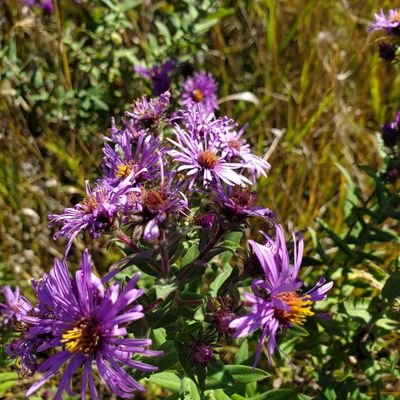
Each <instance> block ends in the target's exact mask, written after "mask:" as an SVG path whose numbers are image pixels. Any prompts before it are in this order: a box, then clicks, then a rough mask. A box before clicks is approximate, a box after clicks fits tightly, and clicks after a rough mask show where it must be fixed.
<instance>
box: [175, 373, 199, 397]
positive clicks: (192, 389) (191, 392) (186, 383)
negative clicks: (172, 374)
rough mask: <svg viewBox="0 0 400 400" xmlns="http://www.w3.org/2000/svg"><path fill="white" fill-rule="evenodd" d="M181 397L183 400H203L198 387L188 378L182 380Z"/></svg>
mask: <svg viewBox="0 0 400 400" xmlns="http://www.w3.org/2000/svg"><path fill="white" fill-rule="evenodd" d="M180 395H181V399H182V400H201V399H200V392H199V389H198V388H197V385H196V384H195V383H194V382H193V381H192V380H191V379H190V378H187V377H184V378H183V379H182V382H181V387H180Z"/></svg>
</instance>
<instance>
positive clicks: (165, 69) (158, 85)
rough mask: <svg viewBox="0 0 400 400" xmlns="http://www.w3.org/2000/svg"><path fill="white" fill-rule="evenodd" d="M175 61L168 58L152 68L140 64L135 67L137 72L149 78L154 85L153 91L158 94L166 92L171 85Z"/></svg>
mask: <svg viewBox="0 0 400 400" xmlns="http://www.w3.org/2000/svg"><path fill="white" fill-rule="evenodd" d="M174 64H175V63H174V62H173V61H172V60H167V61H166V62H165V63H163V64H161V65H154V66H153V67H151V68H145V67H142V66H140V65H138V66H136V67H135V72H136V73H137V74H139V75H140V76H141V77H142V78H145V79H149V80H151V82H152V85H153V93H154V94H155V95H156V96H159V95H160V94H162V93H164V92H166V91H167V90H168V89H169V87H170V85H171V79H170V77H169V73H170V72H171V70H172V69H173V67H174Z"/></svg>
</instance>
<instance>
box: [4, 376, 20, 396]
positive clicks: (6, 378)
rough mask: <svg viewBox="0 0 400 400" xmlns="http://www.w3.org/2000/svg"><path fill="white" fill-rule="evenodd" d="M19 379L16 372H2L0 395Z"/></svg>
mask: <svg viewBox="0 0 400 400" xmlns="http://www.w3.org/2000/svg"><path fill="white" fill-rule="evenodd" d="M17 380H18V374H17V373H16V372H2V373H0V395H3V394H5V393H6V392H7V391H8V389H10V388H12V387H13V386H14V385H15V383H16V382H17Z"/></svg>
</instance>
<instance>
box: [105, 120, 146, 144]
mask: <svg viewBox="0 0 400 400" xmlns="http://www.w3.org/2000/svg"><path fill="white" fill-rule="evenodd" d="M121 122H122V125H123V128H119V127H118V126H117V125H116V124H115V118H111V127H110V129H109V130H108V132H109V134H110V137H107V136H105V137H104V140H108V141H111V142H114V143H116V144H119V145H121V144H122V142H125V141H126V137H128V138H129V142H131V143H136V142H137V141H138V139H139V137H140V136H141V135H142V133H143V131H142V130H141V129H140V128H139V127H138V126H137V123H136V122H135V121H134V120H133V119H132V118H129V119H125V118H122V119H121Z"/></svg>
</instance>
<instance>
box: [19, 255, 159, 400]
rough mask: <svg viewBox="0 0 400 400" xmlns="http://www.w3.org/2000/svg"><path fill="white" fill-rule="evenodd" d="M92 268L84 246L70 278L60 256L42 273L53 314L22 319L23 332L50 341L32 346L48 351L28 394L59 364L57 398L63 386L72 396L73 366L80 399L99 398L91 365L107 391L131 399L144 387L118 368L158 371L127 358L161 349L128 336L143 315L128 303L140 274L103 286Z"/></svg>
mask: <svg viewBox="0 0 400 400" xmlns="http://www.w3.org/2000/svg"><path fill="white" fill-rule="evenodd" d="M92 269H93V266H92V262H91V259H90V256H89V253H88V251H87V250H85V252H84V254H83V257H82V263H81V268H80V269H79V270H78V271H77V272H76V274H75V277H74V278H71V277H70V275H69V271H68V267H67V264H66V262H65V260H63V261H59V260H55V263H54V267H53V269H52V270H51V272H50V274H49V275H48V276H45V277H44V285H45V290H46V291H47V295H48V296H47V298H48V303H47V304H46V306H47V308H48V309H49V310H51V312H52V318H44V317H42V316H24V317H23V320H24V322H25V323H26V324H28V325H29V326H30V328H29V330H28V331H27V333H26V335H29V336H30V337H39V335H43V334H45V335H46V334H48V333H49V332H50V333H51V335H52V338H51V340H49V341H47V342H45V343H43V345H41V346H39V347H38V348H37V351H42V352H43V351H48V350H52V352H51V355H50V356H49V357H48V358H47V359H46V360H45V361H44V362H42V363H41V364H40V365H39V367H38V371H40V372H41V373H43V375H42V377H41V378H40V379H39V380H38V381H36V382H35V383H34V384H33V385H32V386H31V387H30V389H29V390H28V392H27V396H30V395H31V394H33V393H34V392H35V391H36V390H38V389H39V388H40V387H41V386H42V385H43V384H45V383H46V382H47V381H48V380H49V379H51V378H52V377H53V376H55V375H56V374H57V373H58V371H59V370H60V369H61V367H62V366H63V365H66V367H65V369H64V372H63V375H62V377H61V381H60V384H59V386H58V389H57V392H56V394H55V397H54V399H55V400H61V398H62V393H63V392H64V390H65V391H67V393H68V394H69V395H71V396H74V395H75V394H74V393H73V391H72V389H71V386H70V385H71V380H72V379H73V376H74V374H75V372H76V371H77V370H78V369H82V375H81V392H80V396H81V398H82V399H86V392H87V389H88V392H89V393H90V398H91V399H98V398H99V397H98V393H97V390H96V386H95V383H94V377H93V364H94V363H95V364H96V366H97V370H98V372H99V374H100V376H101V377H102V378H103V379H104V381H105V382H106V383H107V385H108V386H109V387H110V389H111V390H112V392H113V393H115V394H116V395H117V396H120V397H123V398H131V397H132V395H133V392H134V391H136V390H139V391H144V390H145V389H144V388H143V386H142V385H140V384H139V383H138V382H137V381H136V380H135V379H133V378H132V377H131V375H130V374H128V373H127V372H126V371H125V370H124V369H123V368H122V366H128V367H130V368H134V369H136V370H139V371H143V372H153V371H155V370H157V368H156V367H154V366H152V365H149V364H146V363H144V362H142V361H136V360H133V359H132V356H133V355H134V354H140V355H144V356H157V355H159V354H160V352H156V351H151V350H148V349H147V347H148V346H149V345H150V344H151V340H150V339H137V338H130V337H128V332H127V328H126V327H127V325H129V324H131V323H132V322H134V321H136V320H138V319H140V318H142V317H143V316H144V313H143V307H142V306H141V305H135V304H133V303H134V302H135V301H136V300H137V299H138V298H139V297H140V296H141V295H142V294H143V290H140V289H136V288H135V286H136V283H137V281H138V279H139V274H136V275H135V276H134V277H133V278H132V279H131V280H130V281H129V282H128V283H127V284H126V286H125V287H124V288H121V287H120V284H119V283H114V284H112V285H110V286H109V287H108V288H106V287H105V286H104V285H103V282H102V281H101V280H100V279H99V278H97V277H96V276H95V275H94V274H93V273H92ZM54 350H56V352H55V353H54Z"/></svg>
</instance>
